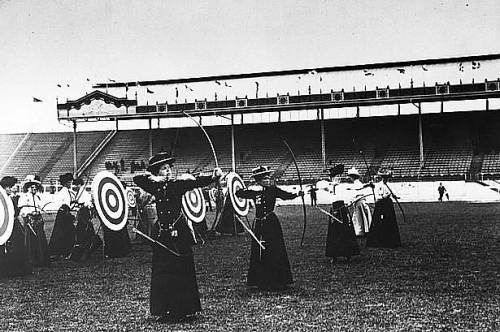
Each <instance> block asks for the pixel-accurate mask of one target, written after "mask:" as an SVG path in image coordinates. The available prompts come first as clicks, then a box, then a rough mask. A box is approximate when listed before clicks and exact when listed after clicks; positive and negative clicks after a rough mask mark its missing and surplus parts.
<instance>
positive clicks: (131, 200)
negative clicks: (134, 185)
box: [126, 188, 136, 208]
mask: <svg viewBox="0 0 500 332" xmlns="http://www.w3.org/2000/svg"><path fill="white" fill-rule="evenodd" d="M126 192H127V204H128V207H131V208H135V205H136V202H135V194H134V191H133V190H132V189H130V188H129V189H127V190H126Z"/></svg>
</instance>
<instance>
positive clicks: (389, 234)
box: [366, 197, 401, 248]
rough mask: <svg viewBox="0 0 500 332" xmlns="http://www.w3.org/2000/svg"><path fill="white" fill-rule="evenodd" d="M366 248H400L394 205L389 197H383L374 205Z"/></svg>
mask: <svg viewBox="0 0 500 332" xmlns="http://www.w3.org/2000/svg"><path fill="white" fill-rule="evenodd" d="M366 246H367V247H375V248H396V247H400V246H401V238H400V236H399V228H398V223H397V220H396V213H395V212H394V204H393V203H392V199H391V198H390V197H385V198H383V199H380V200H378V201H377V202H376V203H375V211H374V212H373V220H372V224H371V227H370V232H369V233H368V238H367V240H366Z"/></svg>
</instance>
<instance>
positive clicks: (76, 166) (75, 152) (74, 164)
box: [73, 120, 78, 176]
mask: <svg viewBox="0 0 500 332" xmlns="http://www.w3.org/2000/svg"><path fill="white" fill-rule="evenodd" d="M77 152H78V148H77V146H76V120H73V175H74V176H76V172H77V171H78V164H77V160H76V159H77V158H76V154H77Z"/></svg>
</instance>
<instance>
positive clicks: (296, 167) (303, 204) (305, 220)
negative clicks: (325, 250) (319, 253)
mask: <svg viewBox="0 0 500 332" xmlns="http://www.w3.org/2000/svg"><path fill="white" fill-rule="evenodd" d="M283 143H285V146H286V147H287V149H288V151H290V154H291V156H292V160H293V164H294V165H295V169H296V170H297V176H298V178H299V186H300V191H303V189H302V178H301V176H300V171H299V166H298V165H297V159H296V158H295V154H294V153H293V151H292V148H291V147H290V145H288V143H287V141H286V140H285V139H283ZM301 198H302V212H303V213H304V228H303V229H302V238H301V239H300V246H301V247H302V245H303V244H304V236H305V234H306V227H307V214H306V202H305V200H304V195H302V196H301Z"/></svg>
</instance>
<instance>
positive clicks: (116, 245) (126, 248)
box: [101, 221, 132, 258]
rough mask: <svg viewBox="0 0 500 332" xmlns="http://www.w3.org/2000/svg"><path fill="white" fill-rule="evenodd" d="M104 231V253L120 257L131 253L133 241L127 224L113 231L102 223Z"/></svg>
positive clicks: (112, 256)
mask: <svg viewBox="0 0 500 332" xmlns="http://www.w3.org/2000/svg"><path fill="white" fill-rule="evenodd" d="M101 222H102V221H101ZM102 231H103V235H104V255H106V256H108V257H111V258H118V257H125V256H127V255H128V254H129V253H130V251H131V250H132V242H131V241H130V235H129V234H128V229H127V224H125V226H124V227H123V228H122V229H121V230H119V231H113V230H111V229H109V228H108V227H106V225H104V223H102Z"/></svg>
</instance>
